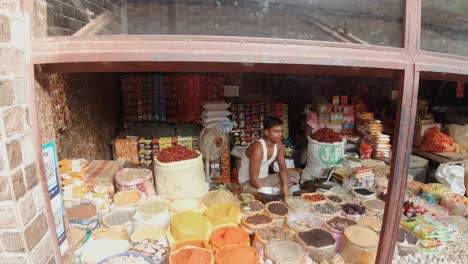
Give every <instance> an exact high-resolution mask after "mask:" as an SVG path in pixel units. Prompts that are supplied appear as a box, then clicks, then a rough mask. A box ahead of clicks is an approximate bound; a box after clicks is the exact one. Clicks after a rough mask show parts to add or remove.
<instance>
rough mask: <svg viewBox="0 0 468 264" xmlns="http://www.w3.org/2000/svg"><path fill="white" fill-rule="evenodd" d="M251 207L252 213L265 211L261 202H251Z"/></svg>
mask: <svg viewBox="0 0 468 264" xmlns="http://www.w3.org/2000/svg"><path fill="white" fill-rule="evenodd" d="M248 204H249V206H250V211H253V212H255V211H260V210H262V209H263V204H262V202H260V201H251V202H249V203H248Z"/></svg>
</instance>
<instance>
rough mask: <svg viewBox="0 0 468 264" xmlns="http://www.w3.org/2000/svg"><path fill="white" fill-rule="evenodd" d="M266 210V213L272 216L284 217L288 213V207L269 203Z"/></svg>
mask: <svg viewBox="0 0 468 264" xmlns="http://www.w3.org/2000/svg"><path fill="white" fill-rule="evenodd" d="M267 208H268V211H270V213H272V214H274V215H280V216H285V215H287V214H288V212H289V210H288V207H286V205H284V204H283V203H271V204H269V205H268V207H267Z"/></svg>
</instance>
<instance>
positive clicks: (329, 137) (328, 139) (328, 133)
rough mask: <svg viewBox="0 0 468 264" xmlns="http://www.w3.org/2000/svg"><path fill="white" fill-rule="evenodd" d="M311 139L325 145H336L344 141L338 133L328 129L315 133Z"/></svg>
mask: <svg viewBox="0 0 468 264" xmlns="http://www.w3.org/2000/svg"><path fill="white" fill-rule="evenodd" d="M310 137H311V138H312V139H314V140H317V141H318V142H325V143H335V142H341V141H342V140H343V139H342V138H341V136H340V135H339V134H338V133H336V132H335V131H333V130H332V129H330V128H327V127H325V128H321V129H319V130H317V131H315V133H313V134H312V135H311V136H310Z"/></svg>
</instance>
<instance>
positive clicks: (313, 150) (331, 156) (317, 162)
mask: <svg viewBox="0 0 468 264" xmlns="http://www.w3.org/2000/svg"><path fill="white" fill-rule="evenodd" d="M307 140H308V142H309V145H308V147H307V166H306V167H305V169H304V171H303V173H302V178H301V182H305V181H309V180H312V179H314V178H320V177H321V176H322V174H323V173H324V169H326V168H329V167H331V166H334V165H338V164H340V163H341V162H342V161H343V155H344V147H345V140H344V139H342V138H341V136H340V135H338V134H337V133H335V132H334V131H333V130H331V129H329V128H322V129H319V130H317V131H316V132H315V133H314V134H312V135H311V136H310V137H308V138H307Z"/></svg>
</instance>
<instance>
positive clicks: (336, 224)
mask: <svg viewBox="0 0 468 264" xmlns="http://www.w3.org/2000/svg"><path fill="white" fill-rule="evenodd" d="M327 224H328V225H330V226H331V227H332V228H334V229H336V230H338V231H341V232H343V231H344V229H345V228H346V227H348V226H350V225H355V224H356V222H355V221H353V220H351V219H348V218H344V217H339V216H336V217H334V218H332V219H330V220H328V221H327Z"/></svg>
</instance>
